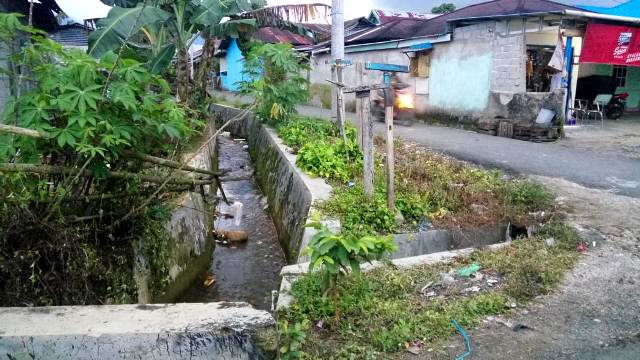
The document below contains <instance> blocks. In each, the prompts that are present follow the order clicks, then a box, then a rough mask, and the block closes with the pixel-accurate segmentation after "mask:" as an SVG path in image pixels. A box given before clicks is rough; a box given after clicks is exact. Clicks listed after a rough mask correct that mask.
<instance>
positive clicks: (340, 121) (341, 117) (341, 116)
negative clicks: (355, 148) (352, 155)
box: [336, 59, 350, 162]
mask: <svg viewBox="0 0 640 360" xmlns="http://www.w3.org/2000/svg"><path fill="white" fill-rule="evenodd" d="M336 70H337V71H338V83H340V84H342V60H341V59H338V60H336ZM337 88H338V89H337V90H338V99H337V100H338V101H337V106H338V113H337V116H336V119H337V121H338V126H339V127H340V135H342V141H344V146H345V149H346V148H347V132H346V130H345V121H346V120H345V108H344V89H343V88H342V86H337ZM346 154H347V162H350V161H349V152H348V151H347V153H346Z"/></svg>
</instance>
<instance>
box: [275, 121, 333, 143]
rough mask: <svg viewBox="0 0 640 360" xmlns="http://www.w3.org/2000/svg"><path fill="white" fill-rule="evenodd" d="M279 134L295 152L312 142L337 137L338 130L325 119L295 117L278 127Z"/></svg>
mask: <svg viewBox="0 0 640 360" xmlns="http://www.w3.org/2000/svg"><path fill="white" fill-rule="evenodd" d="M278 134H279V135H280V138H281V139H282V141H284V143H285V144H287V145H288V146H290V147H292V148H293V149H295V150H298V149H300V148H301V147H302V146H303V145H305V144H307V143H309V142H310V141H312V140H317V139H326V138H329V137H336V136H337V132H336V128H335V127H334V126H333V124H331V123H330V122H328V121H326V120H324V119H317V118H307V117H294V118H293V119H291V120H289V121H287V122H285V123H283V124H281V125H279V126H278Z"/></svg>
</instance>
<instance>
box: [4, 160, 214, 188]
mask: <svg viewBox="0 0 640 360" xmlns="http://www.w3.org/2000/svg"><path fill="white" fill-rule="evenodd" d="M3 171H4V172H27V173H34V174H48V175H77V176H82V177H93V176H94V174H93V173H92V172H91V171H89V170H82V171H81V172H78V170H77V169H74V168H68V167H64V166H52V165H36V164H14V163H0V172H3ZM106 175H107V177H110V178H116V179H139V180H142V181H144V182H150V183H156V184H160V183H165V181H166V183H167V184H172V185H209V184H212V183H214V182H216V179H194V178H190V177H180V178H175V174H172V176H170V178H169V180H168V181H167V178H165V177H162V176H155V175H145V174H136V173H130V172H124V171H111V172H108V173H107V174H106Z"/></svg>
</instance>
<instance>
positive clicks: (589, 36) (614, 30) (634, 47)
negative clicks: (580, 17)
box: [580, 22, 640, 66]
mask: <svg viewBox="0 0 640 360" xmlns="http://www.w3.org/2000/svg"><path fill="white" fill-rule="evenodd" d="M580 62H581V63H600V64H611V65H628V66H640V27H637V26H626V25H609V24H601V23H596V22H592V23H589V24H588V25H587V32H586V34H585V36H584V45H583V47H582V53H581V54H580Z"/></svg>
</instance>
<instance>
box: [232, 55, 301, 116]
mask: <svg viewBox="0 0 640 360" xmlns="http://www.w3.org/2000/svg"><path fill="white" fill-rule="evenodd" d="M304 61H305V60H304V59H303V58H302V55H300V54H298V53H295V52H294V51H293V49H292V47H291V45H290V44H284V43H281V44H254V46H253V47H252V48H251V50H250V51H249V53H248V54H247V57H246V61H245V65H244V66H245V74H246V75H247V77H248V78H249V79H250V80H249V81H244V82H242V83H241V84H240V88H241V90H242V92H243V93H247V94H252V95H253V96H254V97H255V99H256V101H257V103H258V105H257V110H256V112H257V114H258V115H259V116H260V117H262V118H263V119H265V120H268V121H270V122H272V123H277V122H280V121H285V120H288V119H289V118H290V116H291V115H292V114H295V112H296V105H298V104H302V103H304V102H306V100H307V98H308V94H309V89H308V83H307V79H305V78H304V77H302V76H301V75H300V74H301V73H302V71H303V70H305V69H307V67H308V66H307V65H303V62H304Z"/></svg>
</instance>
